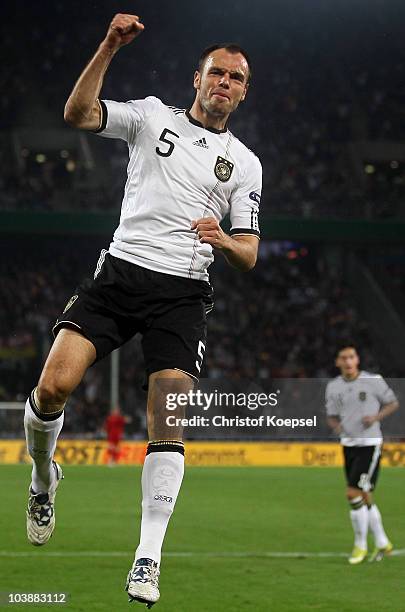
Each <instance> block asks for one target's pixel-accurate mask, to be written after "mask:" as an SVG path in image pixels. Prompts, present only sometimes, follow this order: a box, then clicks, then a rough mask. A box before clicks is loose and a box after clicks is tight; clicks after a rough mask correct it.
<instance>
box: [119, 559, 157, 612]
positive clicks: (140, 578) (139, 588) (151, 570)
mask: <svg viewBox="0 0 405 612" xmlns="http://www.w3.org/2000/svg"><path fill="white" fill-rule="evenodd" d="M159 573H160V572H159V565H158V564H157V563H156V561H153V559H146V558H142V559H138V560H137V561H135V562H134V564H133V566H132V568H131V569H130V571H129V574H128V577H127V584H126V587H125V590H126V591H128V597H129V601H130V602H132V601H139V602H141V603H144V604H146V607H147V608H151V607H152V606H153V605H154V604H155V603H156V602H157V601H158V599H159V597H160V593H159Z"/></svg>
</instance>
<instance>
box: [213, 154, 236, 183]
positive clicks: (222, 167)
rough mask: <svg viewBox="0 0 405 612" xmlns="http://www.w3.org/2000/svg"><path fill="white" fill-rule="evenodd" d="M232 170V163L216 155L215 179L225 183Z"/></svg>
mask: <svg viewBox="0 0 405 612" xmlns="http://www.w3.org/2000/svg"><path fill="white" fill-rule="evenodd" d="M232 171H233V163H232V162H230V161H229V160H227V159H224V158H223V157H221V156H220V155H218V157H217V161H216V162H215V176H216V177H217V179H218V180H219V181H222V183H226V182H227V181H229V179H230V178H231V174H232Z"/></svg>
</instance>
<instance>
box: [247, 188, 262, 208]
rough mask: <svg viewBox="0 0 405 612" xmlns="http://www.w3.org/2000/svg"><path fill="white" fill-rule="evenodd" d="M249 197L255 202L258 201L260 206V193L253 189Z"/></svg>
mask: <svg viewBox="0 0 405 612" xmlns="http://www.w3.org/2000/svg"><path fill="white" fill-rule="evenodd" d="M249 198H250V199H251V200H253V202H256V204H257V205H258V206H260V194H258V193H257V192H256V191H251V192H250V193H249Z"/></svg>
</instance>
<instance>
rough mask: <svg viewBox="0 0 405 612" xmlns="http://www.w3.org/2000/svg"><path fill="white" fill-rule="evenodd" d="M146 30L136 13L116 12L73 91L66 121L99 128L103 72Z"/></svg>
mask: <svg viewBox="0 0 405 612" xmlns="http://www.w3.org/2000/svg"><path fill="white" fill-rule="evenodd" d="M143 30H144V26H143V24H142V23H141V22H140V21H139V17H138V16H137V15H123V14H118V15H115V17H114V19H113V20H112V21H111V23H110V26H109V28H108V32H107V35H106V37H105V39H104V40H103V41H102V43H101V44H100V46H99V48H98V49H97V51H96V53H95V55H94V56H93V57H92V59H91V60H90V62H89V63H88V64H87V66H86V68H85V69H84V70H83V72H82V74H81V75H80V77H79V79H78V81H77V82H76V84H75V86H74V88H73V90H72V93H71V94H70V96H69V98H68V100H67V102H66V105H65V112H64V119H65V121H66V123H68V124H69V125H72V126H73V127H77V128H81V129H83V130H97V129H98V128H99V127H100V123H101V108H100V102H99V100H98V97H99V95H100V90H101V87H102V85H103V80H104V75H105V73H106V71H107V68H108V66H109V65H110V62H111V60H112V58H113V57H114V55H115V54H116V53H117V51H118V50H119V49H120V48H121V47H123V46H124V45H127V44H129V43H130V42H132V41H133V40H134V38H136V37H137V36H138V35H139V34H140V33H141V32H142V31H143Z"/></svg>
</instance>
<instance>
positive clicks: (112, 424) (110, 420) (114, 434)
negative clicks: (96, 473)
mask: <svg viewBox="0 0 405 612" xmlns="http://www.w3.org/2000/svg"><path fill="white" fill-rule="evenodd" d="M131 420H132V419H131V417H128V416H124V415H123V414H122V413H121V410H120V409H119V406H116V407H115V408H114V409H113V410H112V411H111V412H110V414H109V415H108V417H107V418H106V420H105V423H104V429H105V431H106V433H107V441H108V451H107V456H108V464H109V465H115V464H116V463H117V462H118V459H119V457H120V442H121V440H122V435H123V433H124V427H125V425H126V424H127V423H130V422H131Z"/></svg>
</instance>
